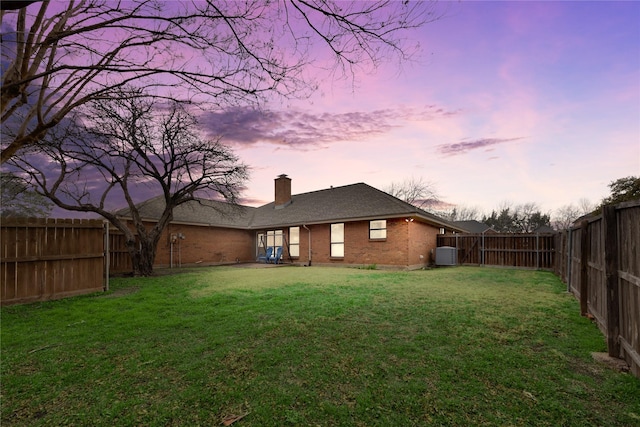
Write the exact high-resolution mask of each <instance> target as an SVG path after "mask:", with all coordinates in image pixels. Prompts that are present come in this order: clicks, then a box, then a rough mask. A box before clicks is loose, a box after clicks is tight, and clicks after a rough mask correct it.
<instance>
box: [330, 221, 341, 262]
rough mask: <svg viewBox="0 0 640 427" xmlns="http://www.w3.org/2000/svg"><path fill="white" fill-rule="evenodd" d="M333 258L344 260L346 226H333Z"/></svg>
mask: <svg viewBox="0 0 640 427" xmlns="http://www.w3.org/2000/svg"><path fill="white" fill-rule="evenodd" d="M331 257H332V258H344V224H343V223H340V224H331Z"/></svg>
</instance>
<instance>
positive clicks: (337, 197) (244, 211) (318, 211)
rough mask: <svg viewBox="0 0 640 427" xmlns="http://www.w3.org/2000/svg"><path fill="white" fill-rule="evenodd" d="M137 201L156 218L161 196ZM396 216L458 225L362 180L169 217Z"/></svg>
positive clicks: (243, 224) (238, 222)
mask: <svg viewBox="0 0 640 427" xmlns="http://www.w3.org/2000/svg"><path fill="white" fill-rule="evenodd" d="M138 207H139V209H140V212H141V215H142V217H143V218H144V219H148V220H153V219H154V218H155V219H157V218H159V216H160V214H161V212H162V210H163V209H164V200H163V199H162V198H161V197H156V198H153V199H150V200H147V201H146V202H143V203H141V204H140V205H138ZM128 213H129V210H128V209H123V210H121V211H118V215H120V216H123V217H127V216H128ZM401 216H406V217H411V218H416V219H418V220H421V221H424V222H428V223H430V224H433V225H435V226H438V227H446V228H449V229H453V230H456V231H462V229H461V227H459V226H456V225H455V224H453V223H451V222H449V221H446V220H444V219H442V218H440V217H438V216H435V215H433V214H430V213H428V212H426V211H424V210H422V209H419V208H417V207H415V206H413V205H411V204H409V203H406V202H404V201H402V200H400V199H398V198H396V197H393V196H391V195H390V194H388V193H385V192H384V191H381V190H378V189H377V188H374V187H371V186H370V185H367V184H365V183H357V184H351V185H345V186H342V187H332V188H328V189H325V190H318V191H312V192H309V193H302V194H295V195H292V196H291V201H290V202H289V203H288V204H286V205H285V206H276V205H275V202H271V203H268V204H266V205H264V206H260V207H258V208H253V207H249V206H237V207H234V206H233V205H231V204H229V203H225V202H220V201H212V200H199V201H193V202H188V203H185V204H183V205H180V206H179V207H177V208H176V209H175V210H174V214H173V217H174V219H173V222H180V223H192V224H202V225H209V226H219V227H230V228H247V229H264V228H270V227H286V226H295V225H301V224H306V225H311V224H322V223H328V222H348V221H356V220H367V219H385V218H397V217H401Z"/></svg>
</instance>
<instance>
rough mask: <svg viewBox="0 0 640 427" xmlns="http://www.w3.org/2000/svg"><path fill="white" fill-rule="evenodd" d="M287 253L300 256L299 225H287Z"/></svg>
mask: <svg viewBox="0 0 640 427" xmlns="http://www.w3.org/2000/svg"><path fill="white" fill-rule="evenodd" d="M289 255H291V256H292V257H299V256H300V227H289Z"/></svg>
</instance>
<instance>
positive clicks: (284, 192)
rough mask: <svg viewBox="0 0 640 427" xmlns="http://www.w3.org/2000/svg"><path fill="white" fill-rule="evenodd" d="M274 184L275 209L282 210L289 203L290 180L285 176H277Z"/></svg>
mask: <svg viewBox="0 0 640 427" xmlns="http://www.w3.org/2000/svg"><path fill="white" fill-rule="evenodd" d="M275 183H276V200H275V202H276V203H275V208H276V209H279V208H284V207H285V206H287V205H288V204H289V203H291V178H289V177H288V176H287V175H285V174H282V175H279V176H278V177H277V178H276V179H275Z"/></svg>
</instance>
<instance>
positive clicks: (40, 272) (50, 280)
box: [0, 218, 106, 305]
mask: <svg viewBox="0 0 640 427" xmlns="http://www.w3.org/2000/svg"><path fill="white" fill-rule="evenodd" d="M104 232H105V229H104V225H103V221H102V220H79V219H75V220H72V219H44V218H43V219H39V218H25V219H23V218H20V219H3V220H2V224H1V226H0V246H1V248H0V282H1V283H0V303H1V304H2V305H8V304H17V303H26V302H33V301H42V300H48V299H57V298H64V297H69V296H74V295H80V294H86V293H91V292H97V291H102V290H103V289H104V287H105V285H106V282H105V279H106V277H105V275H104Z"/></svg>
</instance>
